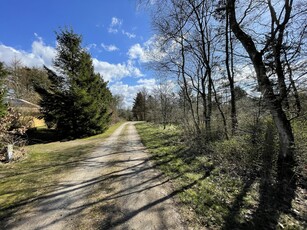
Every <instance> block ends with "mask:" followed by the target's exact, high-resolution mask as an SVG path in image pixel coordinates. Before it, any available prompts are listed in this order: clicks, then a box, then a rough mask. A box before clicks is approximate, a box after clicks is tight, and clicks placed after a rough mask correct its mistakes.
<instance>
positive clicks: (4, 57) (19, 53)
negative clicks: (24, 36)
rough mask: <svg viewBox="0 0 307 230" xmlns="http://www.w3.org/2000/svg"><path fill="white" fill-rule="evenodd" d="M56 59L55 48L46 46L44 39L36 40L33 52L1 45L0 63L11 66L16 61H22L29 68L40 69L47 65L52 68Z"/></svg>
mask: <svg viewBox="0 0 307 230" xmlns="http://www.w3.org/2000/svg"><path fill="white" fill-rule="evenodd" d="M54 57H55V48H53V47H51V46H47V45H46V44H44V42H43V40H42V39H39V40H36V41H34V42H33V43H32V50H31V52H26V51H24V50H17V49H15V48H13V47H9V46H6V45H3V44H0V61H2V62H4V63H6V64H7V65H9V64H10V63H11V62H12V61H13V60H14V59H17V60H20V61H21V62H22V64H23V65H26V66H29V67H39V66H42V65H46V66H48V67H50V66H51V65H52V60H53V59H54Z"/></svg>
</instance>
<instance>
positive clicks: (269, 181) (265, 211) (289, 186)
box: [223, 127, 296, 229]
mask: <svg viewBox="0 0 307 230" xmlns="http://www.w3.org/2000/svg"><path fill="white" fill-rule="evenodd" d="M272 136H273V133H272V128H270V127H268V128H267V131H266V137H265V138H266V141H265V146H264V149H263V152H262V165H261V169H260V174H261V176H260V178H259V200H258V206H257V208H256V210H252V211H253V213H252V215H251V217H249V218H247V219H246V220H245V221H244V222H243V223H239V222H238V221H237V220H236V217H238V215H239V213H240V210H241V206H242V205H243V200H244V197H246V195H247V192H248V190H249V189H250V187H251V185H252V184H253V183H254V182H255V181H256V179H257V178H254V179H252V180H248V181H247V182H246V183H245V185H244V186H243V188H242V191H241V192H240V194H239V195H238V196H237V197H236V200H235V202H234V203H233V205H232V207H231V208H230V212H229V215H228V216H227V217H226V218H225V225H224V226H223V229H276V228H277V227H278V221H279V218H280V216H281V214H282V213H290V212H291V208H292V201H293V199H294V198H295V191H296V181H295V176H293V177H292V176H290V177H288V178H287V177H285V176H284V175H283V174H285V170H287V172H286V173H287V175H288V176H289V175H295V174H294V170H293V165H291V166H287V168H286V169H285V168H278V167H276V165H275V163H274V161H275V160H274V154H273V153H274V152H275V149H274V147H273V146H275V144H274V140H273V138H272ZM274 172H276V173H274Z"/></svg>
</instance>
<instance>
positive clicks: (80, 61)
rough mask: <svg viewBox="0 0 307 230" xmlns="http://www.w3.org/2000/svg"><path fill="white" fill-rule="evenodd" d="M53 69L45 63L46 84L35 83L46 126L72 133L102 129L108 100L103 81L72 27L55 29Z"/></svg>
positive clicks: (92, 133) (87, 132)
mask: <svg viewBox="0 0 307 230" xmlns="http://www.w3.org/2000/svg"><path fill="white" fill-rule="evenodd" d="M56 36H57V42H58V46H57V48H56V50H57V55H56V58H55V60H54V68H55V71H54V70H51V69H49V68H47V67H45V69H46V71H47V73H48V78H49V80H50V83H51V84H50V86H49V87H45V88H44V87H40V86H36V90H37V92H39V94H40V95H41V97H42V101H41V103H40V105H41V108H42V109H41V112H42V114H43V118H44V119H45V121H46V123H47V124H48V126H49V127H53V126H54V127H55V128H56V129H58V130H60V131H62V132H64V133H66V134H68V135H70V136H73V137H80V136H88V135H94V134H97V133H101V132H103V131H104V130H105V129H106V128H107V126H108V122H109V118H110V115H111V114H110V112H109V105H110V102H111V100H112V95H111V92H110V91H109V89H108V87H107V82H105V81H104V80H103V78H102V77H101V76H100V75H99V74H98V73H95V72H94V67H93V63H92V59H91V56H90V54H89V53H87V51H86V50H85V49H83V48H82V47H81V42H82V38H81V36H80V35H78V34H75V33H74V32H73V31H72V30H61V31H60V32H59V33H57V35H56Z"/></svg>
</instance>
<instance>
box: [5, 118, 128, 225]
mask: <svg viewBox="0 0 307 230" xmlns="http://www.w3.org/2000/svg"><path fill="white" fill-rule="evenodd" d="M121 124H122V123H117V124H115V125H112V126H111V127H110V128H109V129H108V130H107V131H106V132H104V133H103V134H100V135H96V136H92V137H89V138H84V139H78V140H73V141H67V142H53V143H48V144H37V145H31V146H27V147H26V153H27V154H26V157H25V158H24V159H22V160H20V161H18V162H14V163H9V164H0V179H1V181H0V220H1V219H3V218H5V217H8V216H11V215H12V214H13V213H14V212H15V211H16V210H18V208H19V207H21V206H22V205H24V204H26V203H28V202H31V201H32V200H33V199H35V198H37V197H39V196H41V195H44V194H45V193H48V192H50V191H52V190H53V188H54V187H55V186H56V185H57V181H58V180H59V179H60V178H61V177H63V176H65V174H67V173H68V172H69V170H70V169H71V168H73V167H75V166H76V165H77V164H78V163H79V162H80V161H82V160H83V159H84V158H86V156H87V154H88V153H90V152H91V150H93V149H94V148H95V147H96V146H97V145H98V144H99V143H100V142H101V141H102V140H103V139H105V138H107V137H108V136H110V135H111V134H112V133H113V132H114V131H115V130H116V129H117V128H118V127H119V126H120V125H121Z"/></svg>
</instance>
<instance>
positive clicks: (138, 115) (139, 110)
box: [132, 92, 145, 121]
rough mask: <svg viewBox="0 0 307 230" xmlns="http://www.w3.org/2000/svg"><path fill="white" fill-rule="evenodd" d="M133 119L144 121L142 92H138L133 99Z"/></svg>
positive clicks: (143, 97)
mask: <svg viewBox="0 0 307 230" xmlns="http://www.w3.org/2000/svg"><path fill="white" fill-rule="evenodd" d="M132 113H133V117H134V118H135V119H136V120H138V121H143V120H145V96H144V95H143V93H142V92H138V93H137V94H136V97H135V99H134V103H133V108H132Z"/></svg>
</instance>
